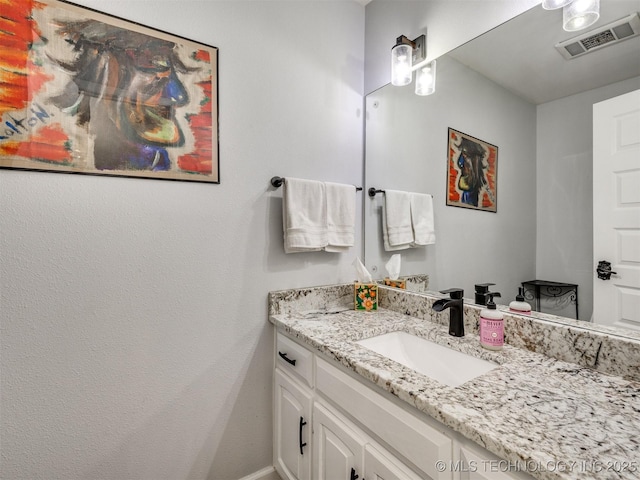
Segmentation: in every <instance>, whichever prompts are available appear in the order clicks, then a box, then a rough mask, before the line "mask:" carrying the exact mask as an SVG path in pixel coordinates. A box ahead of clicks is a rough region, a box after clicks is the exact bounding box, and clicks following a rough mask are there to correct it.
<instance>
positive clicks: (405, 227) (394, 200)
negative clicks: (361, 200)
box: [385, 190, 413, 247]
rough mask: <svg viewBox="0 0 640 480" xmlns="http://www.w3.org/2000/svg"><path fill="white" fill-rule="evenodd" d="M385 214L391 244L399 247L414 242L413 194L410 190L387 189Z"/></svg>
mask: <svg viewBox="0 0 640 480" xmlns="http://www.w3.org/2000/svg"><path fill="white" fill-rule="evenodd" d="M385 214H386V217H387V220H386V227H387V236H388V238H389V245H390V246H392V247H397V246H399V245H405V244H408V243H411V242H413V227H412V226H411V195H410V194H409V192H400V191H397V190H386V191H385Z"/></svg>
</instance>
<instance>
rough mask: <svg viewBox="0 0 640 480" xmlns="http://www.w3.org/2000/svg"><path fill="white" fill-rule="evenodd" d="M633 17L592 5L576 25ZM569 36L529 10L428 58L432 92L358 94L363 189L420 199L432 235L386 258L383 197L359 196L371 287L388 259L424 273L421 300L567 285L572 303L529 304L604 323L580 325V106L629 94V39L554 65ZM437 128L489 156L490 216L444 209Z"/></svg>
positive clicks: (583, 167)
mask: <svg viewBox="0 0 640 480" xmlns="http://www.w3.org/2000/svg"><path fill="white" fill-rule="evenodd" d="M638 10H640V2H639V1H638V0H632V1H628V0H620V1H616V2H602V4H601V18H600V20H599V21H598V22H597V23H596V24H595V25H594V26H593V27H591V28H590V29H589V30H592V29H597V28H599V27H602V26H603V25H606V24H607V23H609V22H612V21H614V20H618V19H620V18H623V17H626V16H628V15H629V14H631V13H634V12H637V11H638ZM579 33H580V34H582V33H585V32H579ZM576 35H577V34H576V33H573V34H569V33H567V32H565V31H563V29H562V12H561V11H546V10H543V9H542V8H541V7H539V6H538V7H535V8H533V9H531V10H530V11H528V12H526V13H524V14H522V15H520V16H518V17H516V18H514V19H512V20H510V21H509V22H507V23H505V24H504V25H502V26H500V27H498V28H496V29H494V30H492V31H490V32H487V33H486V34H484V35H482V36H481V37H478V38H477V39H475V40H473V41H471V42H469V43H467V44H465V45H463V46H461V47H459V48H458V49H456V50H454V51H452V52H450V53H449V54H448V55H445V56H443V57H441V58H438V60H437V62H438V75H437V81H436V82H437V83H436V91H435V93H434V94H432V95H430V96H426V97H420V96H416V95H415V94H414V91H413V88H412V86H411V85H409V86H407V87H394V86H391V85H387V86H385V87H383V88H381V89H379V90H377V91H375V92H373V93H371V94H369V95H368V96H367V98H366V184H367V188H371V187H374V188H376V189H391V190H401V191H408V192H417V193H427V194H431V195H433V205H434V217H435V235H436V243H435V244H433V245H428V246H426V247H418V248H409V249H406V250H402V251H400V252H392V251H386V250H385V248H384V245H383V241H382V238H383V236H382V231H383V229H382V206H383V204H384V195H381V194H378V195H376V196H375V197H373V198H367V199H366V203H365V260H366V262H365V263H366V266H367V268H368V269H369V270H370V271H372V272H375V276H376V277H377V278H383V277H385V276H387V272H386V271H385V269H384V265H385V263H386V262H387V261H388V260H389V258H390V257H391V255H392V254H394V253H400V254H401V256H402V269H401V273H402V275H412V274H426V275H428V276H429V290H432V291H437V290H444V289H448V288H452V287H459V288H463V289H464V291H465V298H467V299H469V300H468V301H470V302H473V301H474V290H475V285H476V284H483V283H492V284H495V285H493V286H491V290H492V291H498V292H500V293H501V295H502V296H501V298H500V300H501V303H502V304H505V305H508V304H509V303H510V302H511V301H513V300H515V299H516V296H517V294H518V288H519V287H521V286H522V283H523V282H528V281H534V280H545V281H551V282H558V283H561V284H565V283H566V284H571V285H576V286H577V299H576V298H573V297H572V296H571V294H569V295H566V296H565V295H563V296H560V297H558V298H556V297H553V296H552V295H549V296H547V297H545V295H544V292H543V294H542V295H541V298H540V309H541V310H542V311H545V312H548V313H552V314H554V315H561V316H564V317H569V318H576V316H577V318H579V319H580V320H582V321H584V322H585V325H586V326H588V325H589V324H588V323H586V322H592V321H594V320H595V323H603V324H606V319H600V321H599V319H594V318H593V295H594V294H593V291H594V288H593V285H594V283H593V282H594V281H596V280H597V275H596V265H597V263H598V261H597V260H595V259H594V254H593V236H594V232H595V233H596V234H597V232H598V225H594V224H593V212H592V204H593V181H594V178H593V168H592V167H593V159H592V157H593V156H592V149H593V138H592V134H593V126H592V122H593V115H592V111H593V105H594V104H595V103H598V102H602V101H604V100H607V99H610V98H613V97H617V96H619V95H622V94H625V93H628V92H631V91H634V90H638V89H640V55H638V52H639V51H640V36H637V37H635V38H631V39H627V40H624V41H621V42H619V43H618V44H616V45H611V46H607V47H605V48H602V49H599V50H596V51H593V52H591V53H587V54H585V55H582V56H580V57H576V58H573V59H569V60H567V59H565V58H564V57H563V56H562V55H561V54H560V53H559V51H558V50H557V49H556V48H555V47H554V45H556V44H557V43H558V42H561V41H564V40H567V39H570V38H572V37H575V36H576ZM449 129H454V130H456V131H458V132H463V133H464V134H466V135H468V136H470V137H474V138H477V139H480V140H482V141H483V142H486V143H488V144H491V145H495V146H496V147H497V196H496V197H497V198H496V199H495V201H496V212H491V211H483V210H475V209H468V208H460V207H456V206H447V201H446V199H447V185H448V181H447V178H448V174H449V172H448V155H449V147H448V132H449ZM599 260H607V259H604V258H603V259H599ZM609 260H610V259H609ZM527 299H528V300H529V301H530V303H532V305H534V307H535V303H536V302H535V299H533V298H532V295H531V294H529V295H528V296H527ZM575 300H577V303H578V305H576V301H575ZM576 310H577V315H576ZM639 315H640V314H639ZM629 328H630V329H633V328H634V326H633V325H629Z"/></svg>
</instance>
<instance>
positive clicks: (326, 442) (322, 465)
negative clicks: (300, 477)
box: [313, 402, 365, 480]
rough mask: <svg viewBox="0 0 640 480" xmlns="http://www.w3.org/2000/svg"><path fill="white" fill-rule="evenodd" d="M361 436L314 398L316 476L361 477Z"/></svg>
mask: <svg viewBox="0 0 640 480" xmlns="http://www.w3.org/2000/svg"><path fill="white" fill-rule="evenodd" d="M364 443H365V441H364V439H363V438H361V437H360V436H359V435H358V434H357V433H356V432H355V431H354V430H353V429H351V428H349V427H348V426H347V423H346V422H345V421H344V420H343V419H339V418H338V417H337V416H335V415H334V414H333V413H331V412H330V411H329V410H327V409H326V408H325V407H323V406H322V405H320V404H318V403H317V402H316V403H315V404H314V406H313V464H314V468H313V470H314V477H313V478H315V479H317V480H363V479H362V475H363V471H362V462H363V458H362V457H363V451H364Z"/></svg>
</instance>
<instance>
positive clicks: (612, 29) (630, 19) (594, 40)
mask: <svg viewBox="0 0 640 480" xmlns="http://www.w3.org/2000/svg"><path fill="white" fill-rule="evenodd" d="M637 35H640V17H638V14H637V13H632V14H631V15H628V16H626V17H624V18H621V19H620V20H616V21H615V22H611V23H609V24H607V25H603V26H602V27H598V28H596V29H594V30H591V31H590V32H586V33H583V34H582V35H580V36H577V37H573V38H571V39H569V40H565V41H563V42H560V43H558V44H556V49H558V51H559V52H560V53H561V54H562V56H563V57H564V58H566V59H567V60H569V59H571V58H576V57H579V56H580V55H585V54H587V53H590V52H593V51H595V50H600V49H601V48H604V47H607V46H609V45H613V44H615V43H618V42H621V41H623V40H626V39H628V38H632V37H635V36H637Z"/></svg>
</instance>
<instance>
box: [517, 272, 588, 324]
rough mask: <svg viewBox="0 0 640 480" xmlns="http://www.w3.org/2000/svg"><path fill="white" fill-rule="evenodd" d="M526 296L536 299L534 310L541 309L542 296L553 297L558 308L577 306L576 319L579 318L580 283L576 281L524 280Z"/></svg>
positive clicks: (526, 297)
mask: <svg viewBox="0 0 640 480" xmlns="http://www.w3.org/2000/svg"><path fill="white" fill-rule="evenodd" d="M522 288H524V298H525V299H526V300H528V301H531V300H534V301H535V305H534V310H536V311H537V312H539V311H540V297H547V298H552V299H553V300H554V302H553V303H554V306H556V307H558V308H562V307H565V306H567V305H569V304H574V305H575V306H576V319H578V285H576V284H575V283H564V282H552V281H550V280H529V281H528V282H522Z"/></svg>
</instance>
